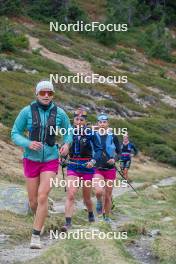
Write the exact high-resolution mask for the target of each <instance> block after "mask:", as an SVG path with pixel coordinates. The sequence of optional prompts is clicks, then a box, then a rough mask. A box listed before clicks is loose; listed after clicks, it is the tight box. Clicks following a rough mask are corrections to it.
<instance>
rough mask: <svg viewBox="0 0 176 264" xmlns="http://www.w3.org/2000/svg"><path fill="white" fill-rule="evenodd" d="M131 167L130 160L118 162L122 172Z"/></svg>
mask: <svg viewBox="0 0 176 264" xmlns="http://www.w3.org/2000/svg"><path fill="white" fill-rule="evenodd" d="M130 165H131V160H120V167H121V169H122V170H124V169H129V168H130Z"/></svg>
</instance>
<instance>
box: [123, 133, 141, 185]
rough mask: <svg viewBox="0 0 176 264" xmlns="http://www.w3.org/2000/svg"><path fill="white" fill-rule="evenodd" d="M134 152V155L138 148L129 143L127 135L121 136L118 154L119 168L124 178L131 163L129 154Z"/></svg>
mask: <svg viewBox="0 0 176 264" xmlns="http://www.w3.org/2000/svg"><path fill="white" fill-rule="evenodd" d="M132 153H134V155H135V156H136V155H137V154H138V150H137V148H136V147H135V145H134V144H132V143H130V141H129V138H128V135H125V136H124V137H123V143H122V145H121V156H120V168H121V170H122V171H123V176H124V177H125V179H126V180H129V178H128V170H129V168H130V165H131V154H132Z"/></svg>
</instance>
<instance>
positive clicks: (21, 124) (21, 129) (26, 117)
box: [11, 103, 73, 162]
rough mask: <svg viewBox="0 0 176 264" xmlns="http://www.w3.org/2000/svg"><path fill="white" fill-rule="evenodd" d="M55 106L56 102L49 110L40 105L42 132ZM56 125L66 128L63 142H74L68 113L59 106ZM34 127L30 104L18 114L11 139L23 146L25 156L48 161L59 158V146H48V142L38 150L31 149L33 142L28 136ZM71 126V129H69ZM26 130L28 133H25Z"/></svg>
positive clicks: (34, 159)
mask: <svg viewBox="0 0 176 264" xmlns="http://www.w3.org/2000/svg"><path fill="white" fill-rule="evenodd" d="M53 106H54V103H52V104H51V106H50V108H49V109H48V110H45V111H44V110H43V109H41V108H40V107H39V114H40V118H41V125H42V133H44V128H45V125H46V122H47V119H48V117H49V113H50V110H51V109H52V107H53ZM56 127H58V128H64V131H65V133H64V135H63V142H64V143H72V137H73V136H72V133H71V130H70V129H71V125H70V121H69V118H68V116H67V114H66V113H65V112H64V110H62V109H61V108H60V107H57V116H56ZM31 128H32V112H31V107H30V105H28V106H26V107H24V108H23V109H22V110H21V111H20V113H19V114H18V116H17V118H16V120H15V122H14V125H13V128H12V131H11V139H12V141H13V142H14V143H15V144H16V145H18V146H20V147H22V148H23V149H24V154H23V156H24V158H28V159H30V160H33V161H40V162H46V161H50V160H53V159H58V158H59V150H58V146H57V145H54V146H52V147H51V146H48V145H47V144H45V143H44V144H43V147H42V148H41V149H40V150H38V151H35V150H31V149H29V146H30V144H31V140H30V139H29V138H28V135H27V134H28V132H29V131H30V130H31ZM69 128H70V129H69ZM25 132H26V133H25Z"/></svg>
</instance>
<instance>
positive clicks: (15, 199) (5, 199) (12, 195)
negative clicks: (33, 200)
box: [0, 184, 29, 215]
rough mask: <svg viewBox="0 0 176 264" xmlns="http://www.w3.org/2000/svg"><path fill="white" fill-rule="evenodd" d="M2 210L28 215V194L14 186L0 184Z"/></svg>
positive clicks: (0, 207)
mask: <svg viewBox="0 0 176 264" xmlns="http://www.w3.org/2000/svg"><path fill="white" fill-rule="evenodd" d="M0 210H8V211H11V212H14V213H17V214H22V215H27V214H28V212H29V206H28V198H27V192H26V191H25V190H24V189H23V187H21V186H18V185H14V184H0Z"/></svg>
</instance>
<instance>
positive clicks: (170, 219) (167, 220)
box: [162, 216, 173, 222]
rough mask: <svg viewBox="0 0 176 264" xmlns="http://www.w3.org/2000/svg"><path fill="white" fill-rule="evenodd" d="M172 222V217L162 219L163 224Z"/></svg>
mask: <svg viewBox="0 0 176 264" xmlns="http://www.w3.org/2000/svg"><path fill="white" fill-rule="evenodd" d="M172 220H173V218H172V217H169V216H167V217H164V218H163V219H162V221H163V222H170V221H172Z"/></svg>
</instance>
